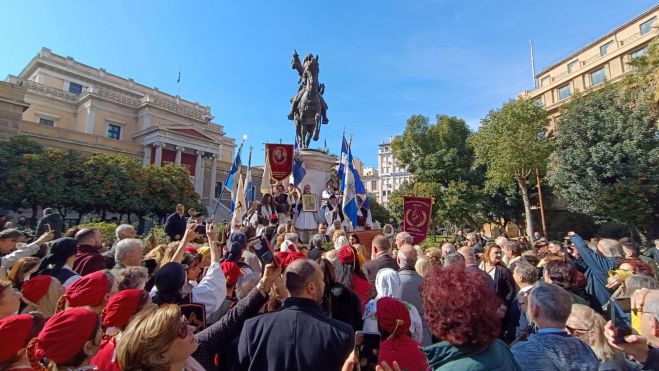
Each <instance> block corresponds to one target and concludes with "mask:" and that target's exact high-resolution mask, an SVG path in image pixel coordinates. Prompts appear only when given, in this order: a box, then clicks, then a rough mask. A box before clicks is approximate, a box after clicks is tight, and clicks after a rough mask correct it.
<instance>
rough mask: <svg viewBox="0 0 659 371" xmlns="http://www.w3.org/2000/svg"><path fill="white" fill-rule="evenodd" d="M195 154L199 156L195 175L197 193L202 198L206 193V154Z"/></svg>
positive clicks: (197, 152)
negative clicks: (204, 192)
mask: <svg viewBox="0 0 659 371" xmlns="http://www.w3.org/2000/svg"><path fill="white" fill-rule="evenodd" d="M195 153H196V154H197V163H196V167H195V175H194V184H195V191H197V193H198V194H199V197H202V196H203V195H202V193H203V191H204V157H203V155H204V152H203V151H196V152H195Z"/></svg>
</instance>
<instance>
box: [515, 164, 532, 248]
mask: <svg viewBox="0 0 659 371" xmlns="http://www.w3.org/2000/svg"><path fill="white" fill-rule="evenodd" d="M517 185H518V186H519V190H520V192H522V201H523V202H524V214H525V216H526V234H527V236H528V238H533V217H532V215H531V203H530V202H529V192H528V189H527V188H526V177H522V176H518V177H517Z"/></svg>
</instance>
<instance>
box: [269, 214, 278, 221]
mask: <svg viewBox="0 0 659 371" xmlns="http://www.w3.org/2000/svg"><path fill="white" fill-rule="evenodd" d="M277 220H279V217H278V216H277V214H270V221H271V222H276V221H277Z"/></svg>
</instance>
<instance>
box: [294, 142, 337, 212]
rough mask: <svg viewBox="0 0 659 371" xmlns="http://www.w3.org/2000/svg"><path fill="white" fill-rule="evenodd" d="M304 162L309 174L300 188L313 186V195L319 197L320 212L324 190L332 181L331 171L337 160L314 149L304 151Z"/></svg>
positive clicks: (303, 179)
mask: <svg viewBox="0 0 659 371" xmlns="http://www.w3.org/2000/svg"><path fill="white" fill-rule="evenodd" d="M302 160H303V161H304V168H305V169H306V171H307V173H306V175H305V176H304V178H302V182H300V185H299V187H300V189H303V188H304V186H305V184H309V185H310V186H311V193H314V194H316V196H318V197H317V200H318V209H319V210H320V204H321V201H322V195H323V190H324V189H325V186H326V185H327V182H328V181H329V179H330V171H331V170H332V168H333V167H334V165H335V163H334V161H335V160H334V159H333V158H332V157H330V156H329V155H328V154H326V153H324V152H321V151H317V150H313V149H303V150H302Z"/></svg>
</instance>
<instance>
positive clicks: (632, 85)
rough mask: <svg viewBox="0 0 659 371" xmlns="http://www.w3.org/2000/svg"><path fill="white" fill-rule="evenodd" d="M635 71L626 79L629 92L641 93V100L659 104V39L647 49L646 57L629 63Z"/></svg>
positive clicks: (643, 56)
mask: <svg viewBox="0 0 659 371" xmlns="http://www.w3.org/2000/svg"><path fill="white" fill-rule="evenodd" d="M629 64H630V65H631V66H633V67H634V68H635V69H634V71H633V72H632V73H631V74H629V75H628V76H627V78H626V79H625V85H626V88H627V89H628V90H631V91H633V92H635V93H640V94H638V96H640V97H641V100H648V101H650V102H654V103H658V102H659V39H657V38H655V40H654V41H653V42H651V43H650V45H649V46H648V47H647V52H646V53H645V55H642V56H640V57H636V58H634V59H633V60H632V61H630V62H629Z"/></svg>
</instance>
